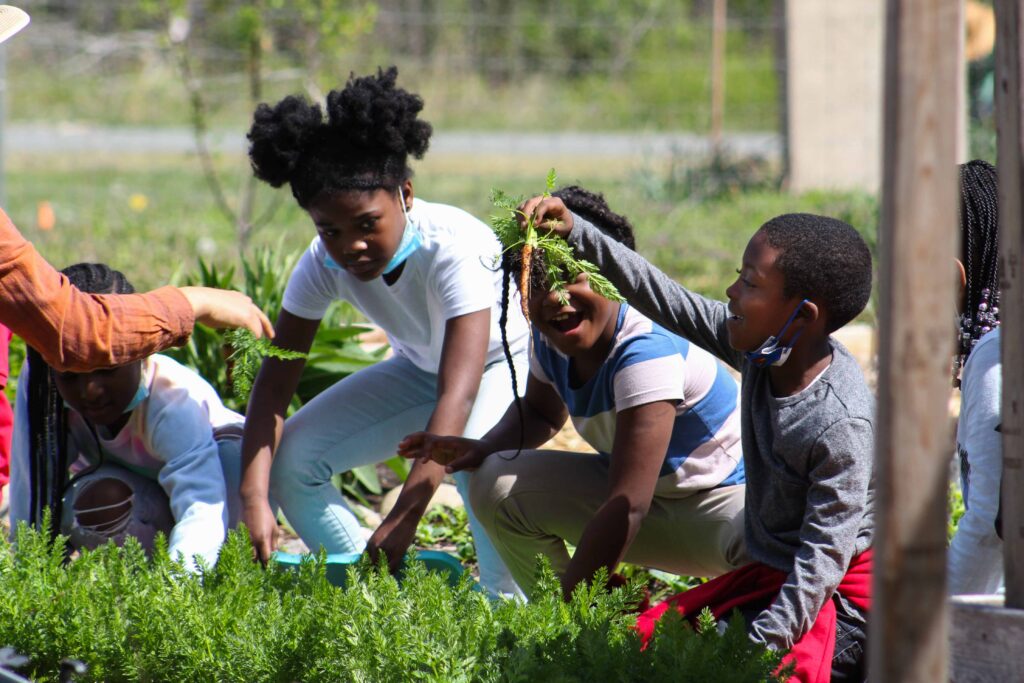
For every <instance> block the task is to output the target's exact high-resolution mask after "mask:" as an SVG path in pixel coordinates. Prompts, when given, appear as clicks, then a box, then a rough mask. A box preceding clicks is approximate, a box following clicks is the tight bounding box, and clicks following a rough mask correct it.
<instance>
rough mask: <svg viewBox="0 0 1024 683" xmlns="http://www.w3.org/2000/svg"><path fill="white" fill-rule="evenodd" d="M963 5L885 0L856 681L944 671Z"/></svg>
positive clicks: (953, 0) (939, 676)
mask: <svg viewBox="0 0 1024 683" xmlns="http://www.w3.org/2000/svg"><path fill="white" fill-rule="evenodd" d="M961 3H962V0H888V3H887V6H886V36H885V105H884V107H885V109H884V122H883V140H884V144H883V149H884V150H885V156H884V164H883V173H882V177H883V182H882V215H881V229H882V233H881V237H880V240H879V252H880V265H881V269H880V272H881V282H880V293H881V307H880V333H881V335H880V342H879V352H880V357H879V379H878V420H877V423H876V428H877V430H878V431H877V434H878V437H877V451H876V458H877V460H876V467H877V469H876V480H877V493H878V495H877V497H876V503H877V505H878V507H877V511H876V535H875V566H874V572H875V576H874V597H873V609H872V617H871V623H870V644H869V647H868V651H869V653H870V655H869V657H870V662H869V676H868V678H869V680H871V681H874V682H875V683H879V682H881V683H885V682H887V681H900V682H901V683H903V682H910V681H920V682H921V683H932V682H934V681H944V680H946V678H947V677H946V671H947V651H948V642H947V639H948V631H949V627H948V608H947V606H946V599H945V579H946V514H947V511H946V496H947V487H948V481H949V475H948V473H949V458H950V444H951V443H952V438H951V437H952V435H951V434H950V432H949V414H948V398H949V392H950V374H949V373H950V362H951V358H952V353H953V341H954V339H953V337H954V335H953V330H952V328H951V326H950V320H951V311H952V303H953V296H954V283H953V276H954V270H953V258H954V257H955V248H954V245H955V239H956V235H957V227H956V221H957V203H958V197H959V193H958V191H957V182H958V180H957V173H956V126H957V114H956V103H957V99H958V98H957V97H956V96H955V92H956V84H957V83H958V77H957V69H959V68H960V57H959V55H958V54H957V50H956V46H957V45H959V44H960V41H959V38H958V33H959V31H961V30H963V26H962V22H961V18H960V17H961V11H962V10H961V7H960V5H961Z"/></svg>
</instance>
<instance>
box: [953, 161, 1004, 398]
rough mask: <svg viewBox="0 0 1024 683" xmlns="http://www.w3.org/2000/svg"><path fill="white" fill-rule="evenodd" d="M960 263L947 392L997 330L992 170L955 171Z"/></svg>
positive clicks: (967, 167)
mask: <svg viewBox="0 0 1024 683" xmlns="http://www.w3.org/2000/svg"><path fill="white" fill-rule="evenodd" d="M960 260H961V262H962V263H963V264H964V272H965V274H966V275H967V283H966V286H965V287H964V299H963V308H962V310H961V314H960V317H959V329H958V330H957V335H958V337H957V347H956V354H955V356H954V357H953V386H956V387H959V386H960V369H961V368H962V367H963V365H964V363H966V362H967V357H968V356H969V355H970V354H971V350H972V349H973V348H974V347H975V345H977V343H978V340H979V339H981V338H982V337H983V336H984V335H986V334H988V333H989V332H991V331H992V330H993V329H995V328H996V327H998V326H999V187H998V179H997V176H996V169H995V167H994V166H992V164H990V163H988V162H987V161H982V160H980V159H975V160H974V161H969V162H967V163H966V164H961V165H960Z"/></svg>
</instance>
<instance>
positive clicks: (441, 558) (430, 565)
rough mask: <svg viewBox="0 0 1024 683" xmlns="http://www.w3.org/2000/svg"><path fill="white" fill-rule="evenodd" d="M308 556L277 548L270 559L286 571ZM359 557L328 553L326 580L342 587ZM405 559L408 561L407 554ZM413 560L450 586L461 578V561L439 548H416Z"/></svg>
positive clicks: (292, 568)
mask: <svg viewBox="0 0 1024 683" xmlns="http://www.w3.org/2000/svg"><path fill="white" fill-rule="evenodd" d="M309 557H311V556H310V555H300V554H297V553H286V552H282V551H280V550H279V551H277V552H275V553H274V554H273V555H272V556H271V560H272V561H273V562H274V563H276V564H277V566H278V567H279V568H280V569H283V570H286V571H288V570H294V569H296V568H298V566H299V565H300V564H302V561H303V560H304V559H306V558H309ZM360 557H362V555H361V554H360V553H332V554H330V555H328V556H327V562H326V574H327V580H328V581H330V582H331V584H332V585H334V586H338V587H339V588H342V587H344V586H345V583H346V581H347V578H348V577H347V575H348V569H349V567H352V566H353V565H355V564H356V563H357V562H359V558H360ZM405 561H406V562H408V561H409V558H408V556H407V557H406V560H405ZM415 561H416V562H422V563H423V564H425V565H426V566H427V569H428V570H429V571H432V572H438V573H440V574H444V575H445V576H446V577H447V579H448V584H449V585H451V586H455V585H457V584H458V583H459V579H461V578H462V572H463V567H462V563H461V562H459V560H458V558H456V557H455V556H453V555H451V554H449V553H446V552H443V551H440V550H417V551H416V560H415ZM403 567H404V564H403ZM398 579H399V581H401V579H402V571H401V570H399V572H398Z"/></svg>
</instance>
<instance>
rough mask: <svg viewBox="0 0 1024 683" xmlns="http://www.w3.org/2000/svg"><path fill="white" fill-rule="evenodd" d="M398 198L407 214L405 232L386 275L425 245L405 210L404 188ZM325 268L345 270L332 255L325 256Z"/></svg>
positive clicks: (400, 189) (385, 271)
mask: <svg viewBox="0 0 1024 683" xmlns="http://www.w3.org/2000/svg"><path fill="white" fill-rule="evenodd" d="M398 196H399V198H400V199H401V202H402V213H403V214H405V230H404V232H403V233H402V239H401V241H400V242H399V243H398V249H396V250H395V255H394V256H392V257H391V260H390V261H388V264H387V265H386V266H384V275H387V274H388V273H390V272H391V271H393V270H394V269H395V268H398V266H400V265H402V264H403V263H405V261H406V259H408V258H409V257H410V256H412V254H413V253H414V252H415V251H416V250H417V249H419V248H420V245H422V244H423V237H422V236H421V235H420V231H419V228H417V227H416V225H415V224H414V223H413V222H412V221H411V220H410V219H409V212H408V211H406V210H405V193H403V192H402V188H398ZM324 267H325V268H327V269H329V270H344V268H342V267H341V266H340V265H339V264H338V262H337V261H335V260H334V259H332V258H331V256H330V254H326V255H325V256H324Z"/></svg>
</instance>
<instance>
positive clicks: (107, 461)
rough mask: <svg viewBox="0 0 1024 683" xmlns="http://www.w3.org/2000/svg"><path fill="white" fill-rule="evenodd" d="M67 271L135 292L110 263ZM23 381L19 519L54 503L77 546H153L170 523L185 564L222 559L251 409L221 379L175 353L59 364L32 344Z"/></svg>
mask: <svg viewBox="0 0 1024 683" xmlns="http://www.w3.org/2000/svg"><path fill="white" fill-rule="evenodd" d="M62 272H63V273H64V275H66V276H67V278H68V279H69V280H70V282H71V284H73V285H74V286H75V287H77V288H78V289H79V290H81V291H83V292H88V293H95V294H131V293H132V292H134V291H135V290H134V289H133V288H132V286H131V283H129V282H128V280H127V279H126V278H125V277H124V275H123V274H122V273H120V272H119V271H116V270H112V269H111V268H109V267H108V266H106V265H103V264H99V263H79V264H77V265H74V266H70V267H68V268H65V269H64V271H62ZM18 381H19V385H18V393H17V412H16V425H17V429H16V430H15V436H14V448H13V451H12V461H11V478H12V485H11V526H12V528H17V524H18V522H19V521H25V522H28V523H30V524H38V523H39V522H40V521H41V519H42V514H43V513H44V511H45V510H49V511H50V512H51V514H52V519H53V524H54V529H55V531H56V530H59V531H60V532H61V533H64V534H66V535H68V536H69V538H70V541H71V545H72V547H75V548H94V547H96V546H98V545H101V544H103V543H106V542H107V541H108V540H113V541H115V542H116V543H118V544H120V543H122V542H123V541H124V540H125V539H126V538H127V537H129V536H132V537H135V538H137V539H138V540H139V542H140V543H141V544H142V546H143V547H144V548H146V549H147V550H148V549H151V548H152V544H153V540H154V538H155V536H156V534H157V532H163V533H164V534H166V535H167V537H168V549H169V551H170V553H171V556H172V557H175V558H178V559H181V560H182V561H183V562H184V563H185V565H186V567H188V568H195V566H196V565H195V556H197V555H198V556H199V557H201V558H202V559H203V561H204V562H205V563H206V564H207V565H208V566H212V565H213V564H214V563H215V562H216V561H217V554H218V552H219V550H220V547H221V544H222V543H223V542H224V539H225V537H226V533H227V528H228V527H229V526H233V525H234V524H236V523H237V521H238V519H239V514H240V507H241V506H240V504H239V502H238V495H237V488H238V482H239V479H240V476H241V437H242V421H243V418H242V416H241V415H239V414H238V413H235V412H233V411H231V410H228V409H227V408H225V407H224V405H223V403H221V400H220V397H218V396H217V392H216V391H215V390H214V389H213V387H211V386H210V385H209V384H208V383H207V382H206V381H205V380H203V379H202V378H201V377H200V376H199V375H197V374H196V373H195V372H194V371H192V370H190V369H189V368H186V367H184V366H182V365H180V364H179V363H177V362H176V361H174V360H173V359H171V358H169V357H167V356H162V355H152V356H149V357H147V358H145V359H144V360H140V361H133V362H131V363H126V364H123V365H118V366H115V367H112V368H104V369H101V370H95V371H92V372H70V371H63V372H62V371H58V370H55V369H52V368H50V367H48V366H47V365H46V363H45V362H44V361H43V359H42V356H40V355H39V354H38V353H37V352H35V351H34V350H32V351H31V352H30V354H29V362H28V365H27V369H26V370H25V371H23V372H22V373H21V375H20V377H19V379H18ZM69 470H70V471H71V472H72V473H73V476H71V478H70V479H69V478H68V471H69Z"/></svg>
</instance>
